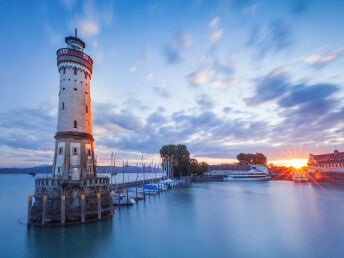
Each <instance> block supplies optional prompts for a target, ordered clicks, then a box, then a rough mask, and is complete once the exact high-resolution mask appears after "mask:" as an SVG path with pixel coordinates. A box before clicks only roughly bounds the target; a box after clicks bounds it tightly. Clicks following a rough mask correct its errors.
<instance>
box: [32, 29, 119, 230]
mask: <svg viewBox="0 0 344 258" xmlns="http://www.w3.org/2000/svg"><path fill="white" fill-rule="evenodd" d="M65 42H66V47H65V48H61V49H59V50H57V67H58V72H59V75H60V82H59V94H58V96H59V101H58V121H57V132H56V135H55V154H54V160H53V169H52V175H51V178H37V179H36V180H35V195H34V197H35V202H34V205H33V206H32V207H31V204H32V197H29V209H28V210H29V211H28V225H30V224H31V223H33V224H41V225H50V224H60V225H64V224H73V223H84V222H88V221H93V220H97V219H102V218H106V217H111V216H112V215H113V206H112V191H111V187H110V182H109V178H104V177H98V176H97V169H96V160H95V154H94V146H93V143H94V139H93V136H92V119H91V92H90V89H91V88H90V81H91V77H92V68H93V60H92V59H91V57H90V56H88V55H87V54H85V53H84V48H85V46H86V44H85V43H84V42H83V41H82V40H81V39H80V38H78V37H77V31H76V30H75V36H69V37H66V38H65Z"/></svg>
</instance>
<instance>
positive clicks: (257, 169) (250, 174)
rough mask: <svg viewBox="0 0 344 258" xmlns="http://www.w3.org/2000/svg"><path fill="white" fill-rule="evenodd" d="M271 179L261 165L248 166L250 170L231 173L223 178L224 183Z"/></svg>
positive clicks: (265, 168) (266, 169) (264, 167)
mask: <svg viewBox="0 0 344 258" xmlns="http://www.w3.org/2000/svg"><path fill="white" fill-rule="evenodd" d="M270 178H271V177H270V176H269V175H268V168H267V167H266V166H262V165H255V166H250V170H246V171H245V170H240V171H235V170H234V171H232V173H230V174H228V176H227V177H225V178H224V179H223V180H224V181H265V180H269V179H270Z"/></svg>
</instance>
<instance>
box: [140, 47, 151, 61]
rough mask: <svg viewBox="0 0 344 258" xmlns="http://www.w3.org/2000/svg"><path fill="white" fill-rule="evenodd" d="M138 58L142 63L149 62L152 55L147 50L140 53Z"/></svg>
mask: <svg viewBox="0 0 344 258" xmlns="http://www.w3.org/2000/svg"><path fill="white" fill-rule="evenodd" d="M140 57H141V58H142V60H143V61H145V62H149V61H151V60H152V53H151V51H150V50H149V49H145V50H143V51H142V52H141V54H140Z"/></svg>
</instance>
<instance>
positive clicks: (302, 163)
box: [289, 159, 307, 168]
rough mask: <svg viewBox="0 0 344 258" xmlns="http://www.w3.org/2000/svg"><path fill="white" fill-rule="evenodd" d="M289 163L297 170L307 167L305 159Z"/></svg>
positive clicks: (293, 160)
mask: <svg viewBox="0 0 344 258" xmlns="http://www.w3.org/2000/svg"><path fill="white" fill-rule="evenodd" d="M289 163H290V166H293V167H295V168H301V167H303V166H306V165H307V164H306V161H305V160H304V159H292V160H290V161H289Z"/></svg>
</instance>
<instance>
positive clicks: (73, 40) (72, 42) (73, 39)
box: [65, 28, 86, 51]
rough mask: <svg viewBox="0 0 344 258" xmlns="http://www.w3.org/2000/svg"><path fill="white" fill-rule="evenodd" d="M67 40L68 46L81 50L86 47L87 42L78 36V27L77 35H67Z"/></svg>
mask: <svg viewBox="0 0 344 258" xmlns="http://www.w3.org/2000/svg"><path fill="white" fill-rule="evenodd" d="M65 42H66V43H67V45H68V47H70V48H74V49H77V50H81V51H82V50H83V49H84V48H85V47H86V44H85V42H83V41H82V40H81V39H79V38H78V30H77V29H76V28H75V36H69V37H65Z"/></svg>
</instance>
